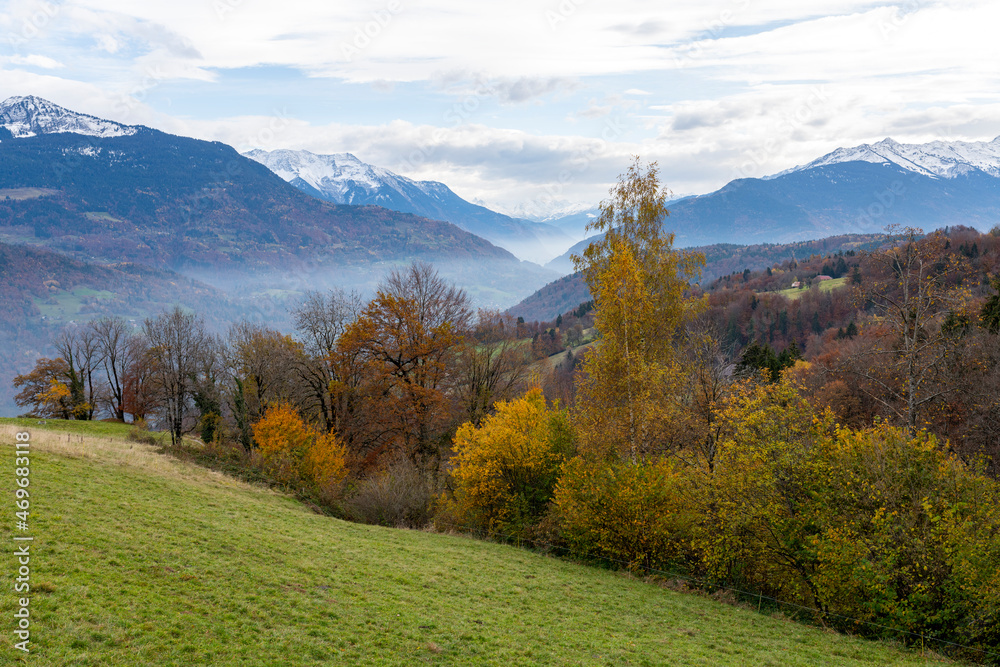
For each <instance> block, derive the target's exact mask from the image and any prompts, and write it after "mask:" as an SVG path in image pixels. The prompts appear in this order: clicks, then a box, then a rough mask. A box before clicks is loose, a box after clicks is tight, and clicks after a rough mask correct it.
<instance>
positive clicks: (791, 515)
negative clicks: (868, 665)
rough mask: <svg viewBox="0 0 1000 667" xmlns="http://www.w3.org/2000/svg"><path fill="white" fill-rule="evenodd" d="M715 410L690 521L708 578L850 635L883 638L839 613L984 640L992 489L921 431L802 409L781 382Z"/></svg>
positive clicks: (996, 552) (994, 592)
mask: <svg viewBox="0 0 1000 667" xmlns="http://www.w3.org/2000/svg"><path fill="white" fill-rule="evenodd" d="M723 414H724V419H725V420H728V421H729V423H730V424H731V425H732V426H731V429H730V431H729V436H728V437H727V438H726V439H725V440H724V441H723V442H722V444H721V446H720V452H719V456H718V464H717V466H716V469H715V471H714V473H713V475H712V476H711V477H710V479H709V483H708V484H707V485H706V486H705V487H704V489H703V492H702V494H701V495H700V496H699V498H698V502H699V505H700V507H699V509H698V513H699V515H700V518H699V521H698V524H697V527H696V531H695V532H696V540H695V544H696V546H697V547H698V548H699V550H700V553H701V565H702V567H704V568H705V569H706V570H707V571H708V572H709V573H710V574H711V575H713V576H715V577H718V578H720V579H725V580H728V581H734V582H736V583H739V584H742V585H745V586H748V587H749V588H750V589H751V590H763V591H765V592H768V593H771V594H774V595H776V596H777V597H779V598H782V599H784V600H788V601H793V602H798V603H801V604H805V605H808V606H815V607H817V608H819V609H820V610H822V611H824V612H829V613H831V614H832V615H831V616H829V617H828V620H829V622H831V623H833V624H834V625H838V626H840V627H841V628H844V629H849V630H851V631H856V632H862V633H865V634H882V635H888V636H892V635H893V634H894V633H893V632H892V631H890V630H880V629H879V628H878V626H874V625H865V624H856V623H855V622H854V621H849V620H846V619H858V620H860V621H868V622H870V623H877V624H879V625H880V626H882V627H883V628H900V629H903V630H906V631H909V632H914V633H924V634H929V635H932V636H938V637H944V638H947V639H949V640H950V641H958V642H961V643H967V644H973V645H977V646H995V645H996V643H997V641H998V639H1000V633H998V631H1000V583H998V582H997V577H996V572H997V570H998V567H1000V509H998V508H1000V485H998V484H997V483H996V482H995V481H993V480H990V479H988V478H986V477H985V476H983V475H981V474H979V473H978V472H977V471H975V470H972V469H970V468H968V467H967V466H966V465H965V464H963V463H962V462H961V461H959V460H958V459H956V458H955V457H954V456H952V455H950V454H948V453H947V452H946V451H945V449H946V448H945V447H944V446H943V445H942V444H941V443H939V442H938V441H937V440H936V439H935V438H934V437H933V436H931V435H928V434H926V433H924V432H921V433H918V434H917V435H916V436H912V437H911V436H909V435H908V434H907V433H906V431H905V430H902V429H898V428H893V427H890V426H888V425H885V424H877V425H875V426H874V427H871V428H867V429H861V430H851V429H847V428H836V427H834V425H833V424H832V423H831V420H830V418H829V417H828V416H827V417H824V418H819V417H815V416H811V415H810V409H809V407H808V404H806V403H805V402H804V401H803V400H802V399H800V398H798V397H797V393H796V392H795V390H794V388H792V387H791V386H790V385H789V384H788V383H787V382H782V383H780V384H779V385H777V386H775V387H773V388H771V387H763V388H761V387H758V388H756V389H753V390H752V391H749V392H748V393H746V394H745V395H744V396H743V398H742V400H741V401H740V402H739V403H736V404H734V405H732V406H730V408H729V409H727V410H725V411H724V412H723ZM904 639H905V637H904Z"/></svg>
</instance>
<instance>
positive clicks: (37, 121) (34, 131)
mask: <svg viewBox="0 0 1000 667" xmlns="http://www.w3.org/2000/svg"><path fill="white" fill-rule="evenodd" d="M0 127H5V128H7V129H8V130H9V131H10V133H11V134H12V135H13V136H14V137H15V138H20V137H34V136H37V135H39V134H58V133H62V132H72V133H74V134H84V135H87V136H91V137H101V138H105V137H124V136H130V135H133V134H135V133H136V132H138V131H139V129H140V128H139V127H138V126H135V125H122V124H121V123H116V122H114V121H110V120H104V119H102V118H97V117H96V116H89V115H87V114H83V113H77V112H75V111H70V110H69V109H65V108H63V107H61V106H59V105H58V104H53V103H52V102H49V101H48V100H45V99H42V98H41V97H34V96H32V95H29V96H27V97H8V98H7V99H6V100H4V101H3V102H0Z"/></svg>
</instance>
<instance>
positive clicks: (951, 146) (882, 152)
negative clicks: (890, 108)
mask: <svg viewBox="0 0 1000 667" xmlns="http://www.w3.org/2000/svg"><path fill="white" fill-rule="evenodd" d="M843 162H872V163H874V164H888V163H892V164H895V165H897V166H899V167H901V168H903V169H905V170H906V171H912V172H915V173H917V174H921V175H922V176H931V177H938V178H956V177H958V176H962V175H964V174H967V173H969V172H970V171H971V170H973V169H978V170H979V171H981V172H983V173H985V174H989V175H990V176H994V177H998V178H1000V137H997V138H996V139H994V140H993V141H933V142H930V143H927V144H901V143H899V142H897V141H893V140H892V139H888V138H887V139H883V140H882V141H880V142H878V143H876V144H862V145H860V146H855V147H853V148H838V149H837V150H835V151H833V152H832V153H829V154H827V155H824V156H823V157H821V158H819V159H817V160H813V161H812V162H810V163H809V164H807V165H802V166H798V167H793V168H791V169H788V170H786V171H783V172H781V173H778V174H775V175H773V176H769V177H768V179H774V178H778V177H780V176H785V175H786V174H792V173H795V172H797V171H806V170H809V169H814V168H816V167H824V166H827V165H832V164H840V163H843Z"/></svg>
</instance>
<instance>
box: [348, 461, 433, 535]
mask: <svg viewBox="0 0 1000 667" xmlns="http://www.w3.org/2000/svg"><path fill="white" fill-rule="evenodd" d="M433 496H434V494H433V489H432V487H431V484H430V481H429V480H428V479H427V477H426V476H425V474H424V473H422V472H421V471H420V469H419V468H417V466H416V465H414V464H413V463H412V462H411V461H410V460H408V459H405V458H403V459H400V460H398V461H396V462H395V463H394V464H392V465H391V466H389V467H388V468H387V469H385V470H383V471H382V472H381V473H379V474H377V475H375V476H374V477H370V478H369V479H366V480H364V481H362V482H361V483H360V484H359V485H358V487H357V489H356V490H355V492H354V494H353V495H351V496H350V497H349V498H348V499H347V501H346V502H345V503H344V509H345V511H346V513H347V516H348V518H350V519H351V520H353V521H360V522H362V523H369V524H374V525H379V526H389V527H399V528H422V527H424V526H426V525H427V524H428V523H429V522H430V518H431V501H432V499H433Z"/></svg>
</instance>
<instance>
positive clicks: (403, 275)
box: [340, 263, 471, 468]
mask: <svg viewBox="0 0 1000 667" xmlns="http://www.w3.org/2000/svg"><path fill="white" fill-rule="evenodd" d="M470 317H471V313H470V311H469V300H468V297H467V296H466V294H465V292H464V291H462V290H460V289H458V288H456V287H455V286H453V285H450V284H449V283H447V282H446V281H445V280H444V279H442V278H441V277H440V276H439V275H438V273H437V272H436V271H435V270H434V269H433V268H432V267H431V266H430V265H429V264H423V263H415V264H413V265H411V266H410V267H409V268H407V269H405V270H402V271H393V272H392V273H390V274H389V276H388V277H387V278H386V280H385V281H384V282H383V284H382V285H381V286H380V287H379V290H378V293H377V294H376V296H375V298H374V299H373V300H372V301H371V303H369V304H368V306H367V307H366V308H365V309H364V310H363V311H362V312H361V315H360V316H359V317H358V319H357V320H356V321H354V322H353V323H352V324H351V325H350V326H348V327H347V330H346V331H345V332H344V335H343V336H342V337H341V339H340V349H341V351H342V352H343V353H344V354H345V355H347V356H352V357H360V359H361V361H362V362H363V363H364V364H365V371H364V373H365V375H366V380H365V383H366V387H365V388H364V389H363V390H362V391H364V392H365V393H366V394H367V400H368V401H369V403H370V408H371V409H370V410H368V411H367V414H368V416H369V419H370V428H371V429H372V430H373V431H382V432H387V433H391V434H392V436H393V438H394V440H395V445H396V447H398V448H399V449H401V450H402V451H403V452H404V453H405V454H407V455H408V456H409V457H410V459H411V460H412V461H413V462H414V463H417V464H420V465H423V466H427V467H431V468H433V467H436V465H437V464H438V462H439V461H440V456H441V450H442V448H443V447H444V445H445V444H446V442H445V441H446V437H445V436H446V432H447V430H448V427H449V425H450V424H451V411H450V405H449V402H448V397H447V394H446V390H448V389H449V388H450V387H451V385H452V384H454V383H455V381H456V377H455V372H456V367H457V363H456V355H457V352H458V346H459V344H460V343H461V342H462V339H463V334H464V333H465V332H466V330H467V329H468V326H469V320H470Z"/></svg>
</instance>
